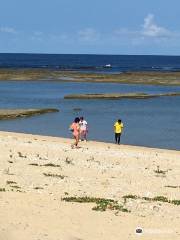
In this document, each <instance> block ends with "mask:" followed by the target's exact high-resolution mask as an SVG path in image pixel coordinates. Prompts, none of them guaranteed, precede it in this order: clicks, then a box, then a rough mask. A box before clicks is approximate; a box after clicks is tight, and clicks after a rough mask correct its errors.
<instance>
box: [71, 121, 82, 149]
mask: <svg viewBox="0 0 180 240" xmlns="http://www.w3.org/2000/svg"><path fill="white" fill-rule="evenodd" d="M79 121H80V119H79V118H78V117H76V118H75V119H74V122H73V123H72V124H71V126H70V129H71V131H72V134H73V137H74V139H75V143H74V144H73V145H72V147H76V148H77V147H78V143H79V136H80V127H79Z"/></svg>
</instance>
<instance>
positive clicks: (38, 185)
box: [0, 132, 180, 240]
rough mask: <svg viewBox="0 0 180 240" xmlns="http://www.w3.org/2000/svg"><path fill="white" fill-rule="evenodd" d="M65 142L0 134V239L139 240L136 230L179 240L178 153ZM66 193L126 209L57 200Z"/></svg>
mask: <svg viewBox="0 0 180 240" xmlns="http://www.w3.org/2000/svg"><path fill="white" fill-rule="evenodd" d="M71 143H72V140H71V139H63V138H55V137H45V136H35V135H28V134H18V133H8V132H0V149H1V154H0V172H1V174H0V190H1V191H0V236H1V239H2V240H6V239H8V240H9V239H12V240H24V239H26V240H37V239H43V240H44V239H45V240H46V239H48V240H50V239H51V240H60V239H65V240H66V239H67V240H78V239H79V240H80V239H82V240H90V239H105V240H106V239H107V240H111V239H113V240H115V239H139V236H138V235H137V234H136V233H135V230H136V228H137V227H142V229H143V233H142V235H141V237H140V238H141V239H180V205H179V201H178V200H180V181H179V180H180V161H179V159H180V151H172V150H163V149H153V148H145V147H136V146H125V145H120V146H117V145H114V144H109V143H101V142H92V141H90V142H87V143H84V142H82V143H80V147H81V148H79V149H71ZM125 196H126V197H125ZM70 197H75V198H76V199H80V198H82V197H89V199H90V198H92V197H93V198H102V199H104V201H105V200H107V199H111V200H114V201H115V202H116V203H117V205H118V206H123V209H126V210H127V212H126V211H121V210H122V209H121V208H119V209H114V208H112V206H111V205H107V209H106V211H103V212H101V211H94V210H92V208H93V207H95V206H96V203H95V202H92V203H91V202H90V203H87V202H84V203H78V202H66V201H64V200H62V198H66V199H68V198H70ZM156 197H158V198H156ZM175 200H176V201H175Z"/></svg>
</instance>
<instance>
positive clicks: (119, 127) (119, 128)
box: [114, 122, 124, 133]
mask: <svg viewBox="0 0 180 240" xmlns="http://www.w3.org/2000/svg"><path fill="white" fill-rule="evenodd" d="M123 127H124V126H123V123H120V124H119V123H118V122H116V123H115V124H114V132H115V133H121V132H122V129H123Z"/></svg>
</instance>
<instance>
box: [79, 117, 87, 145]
mask: <svg viewBox="0 0 180 240" xmlns="http://www.w3.org/2000/svg"><path fill="white" fill-rule="evenodd" d="M79 127H80V139H81V141H84V140H85V141H87V133H88V124H87V122H86V120H84V118H83V117H80V121H79Z"/></svg>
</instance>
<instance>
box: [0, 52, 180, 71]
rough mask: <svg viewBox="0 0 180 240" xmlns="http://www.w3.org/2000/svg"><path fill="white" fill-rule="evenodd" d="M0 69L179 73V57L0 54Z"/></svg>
mask: <svg viewBox="0 0 180 240" xmlns="http://www.w3.org/2000/svg"><path fill="white" fill-rule="evenodd" d="M0 68H48V69H60V70H78V71H89V72H105V73H112V72H113V73H120V72H128V71H152V70H153V71H180V56H143V55H142V56H134V55H78V54H72V55H71V54H67V55H66V54H6V53H4V54H0Z"/></svg>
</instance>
